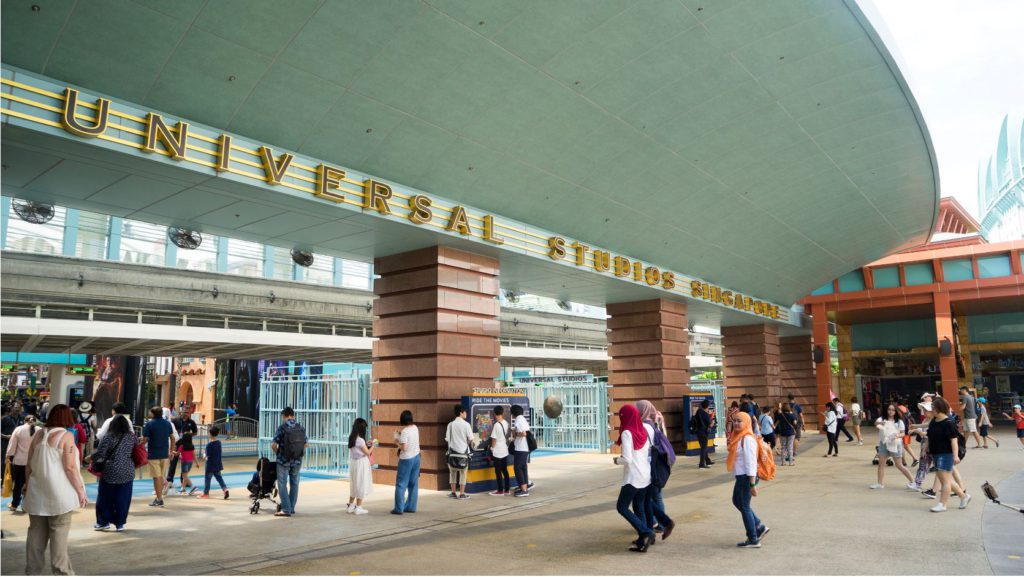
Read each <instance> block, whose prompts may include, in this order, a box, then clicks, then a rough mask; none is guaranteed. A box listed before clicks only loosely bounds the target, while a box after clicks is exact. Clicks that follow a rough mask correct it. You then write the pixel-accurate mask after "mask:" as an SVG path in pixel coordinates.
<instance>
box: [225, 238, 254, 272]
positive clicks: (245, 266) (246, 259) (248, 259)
mask: <svg viewBox="0 0 1024 577" xmlns="http://www.w3.org/2000/svg"><path fill="white" fill-rule="evenodd" d="M228 272H229V273H231V274H240V275H244V276H257V277H259V276H263V245H262V244H260V243H258V242H248V241H244V240H238V239H234V238H230V239H228Z"/></svg>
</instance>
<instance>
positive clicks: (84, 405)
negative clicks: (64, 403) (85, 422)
mask: <svg viewBox="0 0 1024 577" xmlns="http://www.w3.org/2000/svg"><path fill="white" fill-rule="evenodd" d="M78 410H79V411H81V412H83V413H88V412H89V411H91V410H92V403H90V402H89V401H83V402H81V403H79V404H78Z"/></svg>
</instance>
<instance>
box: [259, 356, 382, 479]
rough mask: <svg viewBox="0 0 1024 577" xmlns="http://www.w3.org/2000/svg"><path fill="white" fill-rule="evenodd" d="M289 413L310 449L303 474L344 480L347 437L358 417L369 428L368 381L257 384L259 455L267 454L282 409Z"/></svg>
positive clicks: (357, 377) (270, 380)
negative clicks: (333, 476) (324, 475)
mask: <svg viewBox="0 0 1024 577" xmlns="http://www.w3.org/2000/svg"><path fill="white" fill-rule="evenodd" d="M285 407H291V408H292V409H294V410H295V418H296V420H297V421H298V422H299V423H300V424H301V425H302V426H303V427H305V428H306V435H307V436H308V437H309V446H308V447H307V448H306V454H305V456H304V457H303V459H302V468H303V469H304V470H307V471H316V472H319V473H325V474H329V475H338V476H346V475H348V435H349V431H351V430H352V423H353V422H354V421H355V420H356V419H357V418H359V417H362V418H363V419H366V421H367V423H370V422H371V420H370V380H369V378H368V377H367V376H366V375H361V374H352V375H342V374H335V375H270V374H269V373H268V374H264V375H263V378H262V379H261V380H260V413H259V415H260V419H259V454H260V456H261V457H268V458H270V459H272V460H273V459H274V454H273V452H272V451H271V450H270V444H271V443H272V442H273V438H274V434H275V433H276V431H277V427H278V426H279V425H280V424H281V409H283V408H285Z"/></svg>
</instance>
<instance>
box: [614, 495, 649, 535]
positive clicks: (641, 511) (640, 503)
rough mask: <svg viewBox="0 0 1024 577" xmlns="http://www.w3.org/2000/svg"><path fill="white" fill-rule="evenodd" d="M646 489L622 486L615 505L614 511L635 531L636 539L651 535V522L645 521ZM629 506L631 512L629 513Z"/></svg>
mask: <svg viewBox="0 0 1024 577" xmlns="http://www.w3.org/2000/svg"><path fill="white" fill-rule="evenodd" d="M646 502H647V487H644V488H643V489H637V488H636V487H634V486H633V485H623V486H622V488H621V489H619V500H618V501H616V503H615V510H616V511H618V512H619V515H622V516H623V517H624V518H625V519H626V520H627V521H629V524H630V525H632V526H633V530H635V531H636V534H637V538H640V537H646V536H648V535H650V534H651V533H653V531H652V530H651V526H652V525H653V523H652V522H649V521H648V520H647V506H646ZM630 506H632V507H633V510H632V511H630V510H629V508H630Z"/></svg>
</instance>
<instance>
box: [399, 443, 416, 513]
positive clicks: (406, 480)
mask: <svg viewBox="0 0 1024 577" xmlns="http://www.w3.org/2000/svg"><path fill="white" fill-rule="evenodd" d="M406 490H408V492H409V496H408V498H406ZM419 490H420V456H419V455H416V456H415V457H413V458H411V459H399V460H398V478H397V479H395V511H398V512H401V513H415V512H416V501H417V499H418V497H419Z"/></svg>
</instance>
